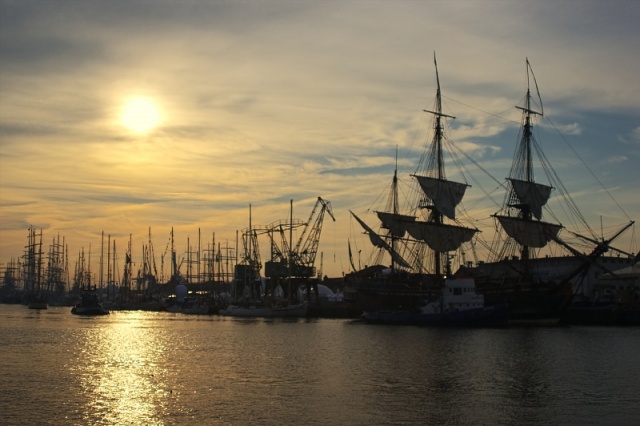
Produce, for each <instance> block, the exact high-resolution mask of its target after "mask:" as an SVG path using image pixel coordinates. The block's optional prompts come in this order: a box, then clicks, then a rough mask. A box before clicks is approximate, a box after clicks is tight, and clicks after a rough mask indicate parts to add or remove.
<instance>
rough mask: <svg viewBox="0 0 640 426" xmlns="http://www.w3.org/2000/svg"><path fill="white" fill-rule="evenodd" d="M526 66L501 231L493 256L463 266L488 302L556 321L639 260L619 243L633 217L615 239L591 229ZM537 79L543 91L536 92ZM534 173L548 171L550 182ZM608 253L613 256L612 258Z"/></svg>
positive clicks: (522, 315) (514, 313)
mask: <svg viewBox="0 0 640 426" xmlns="http://www.w3.org/2000/svg"><path fill="white" fill-rule="evenodd" d="M526 69H527V91H526V95H525V98H524V105H522V106H516V108H517V109H518V110H520V111H521V125H520V132H519V135H518V136H519V137H518V143H517V146H516V149H515V152H514V157H513V161H512V165H511V169H510V172H509V176H508V178H507V179H506V184H505V185H504V186H503V187H504V188H505V189H506V191H505V197H504V202H503V204H502V207H501V208H500V210H499V211H498V212H497V213H495V214H494V215H493V218H494V219H495V222H496V229H497V230H498V232H496V234H495V236H494V239H493V242H492V243H491V249H490V251H489V259H488V261H487V262H482V263H479V264H477V265H476V266H474V267H471V268H466V270H465V271H466V273H468V274H470V275H472V276H474V277H475V278H476V281H477V283H478V286H479V288H480V289H481V290H482V291H483V293H484V294H485V296H486V297H487V299H488V300H490V301H503V302H507V303H508V304H509V306H510V309H511V318H512V319H514V320H515V319H520V320H529V319H530V320H538V319H546V318H549V319H556V318H558V317H559V316H560V313H561V311H562V310H564V309H565V308H566V307H567V306H569V305H570V304H571V303H572V301H573V300H574V298H575V297H576V296H577V295H584V294H589V293H590V292H591V291H592V288H593V287H594V285H595V283H596V282H597V279H598V277H599V276H601V275H602V274H607V273H614V272H613V271H615V270H617V269H621V268H625V267H629V266H631V265H632V264H633V263H634V261H635V260H634V256H633V255H632V254H631V253H626V252H624V251H621V250H618V249H615V248H614V246H613V242H614V240H615V239H616V238H617V237H619V236H620V235H621V234H622V233H623V232H624V231H626V230H627V229H628V228H630V227H631V226H632V225H633V224H634V221H632V220H629V222H628V223H627V224H625V225H623V226H622V227H621V228H620V229H617V230H616V231H615V232H613V234H612V235H611V236H609V237H604V236H598V235H597V233H596V232H595V231H594V230H592V229H591V227H590V225H589V224H588V223H587V221H586V220H585V218H584V216H583V215H582V213H581V212H580V210H579V208H578V206H577V205H576V203H575V202H574V201H573V199H572V198H571V196H570V194H569V191H568V190H567V189H566V188H565V186H564V184H563V182H562V181H561V180H560V178H559V177H558V175H557V173H556V171H555V170H554V169H553V167H552V165H551V163H550V161H549V160H548V158H547V156H546V155H545V152H544V151H543V149H542V147H541V145H540V144H539V142H538V141H537V139H536V137H535V133H534V124H535V121H536V119H538V118H542V117H543V116H544V107H543V105H542V99H541V97H540V92H539V90H538V84H537V82H536V79H535V75H534V74H533V70H532V68H531V64H530V63H529V60H528V59H527V60H526ZM531 83H533V86H534V87H535V95H537V96H534V95H532V90H531V89H532V87H531V86H532V84H531ZM536 98H537V99H536ZM536 171H538V172H543V174H544V177H545V178H546V179H547V181H546V182H544V181H542V180H541V179H540V176H539V174H538V175H536V173H535V172H536ZM552 198H555V199H556V200H557V201H558V204H561V206H560V207H561V209H562V211H564V212H568V214H567V215H566V216H567V221H569V222H571V224H572V228H574V229H576V230H578V231H571V230H569V229H566V228H565V226H564V225H563V224H562V223H560V221H559V219H558V218H559V217H560V215H559V214H557V213H556V212H554V211H553V210H552V209H551V207H550V206H549V201H550V200H551V199H552ZM627 217H628V216H627ZM547 218H550V219H547ZM585 234H588V235H585ZM551 245H554V246H555V247H557V248H559V249H560V250H561V252H563V253H564V255H562V256H551V255H549V253H554V252H557V250H553V251H550V250H549V246H551ZM555 247H554V248H555ZM577 247H580V249H578V248H577ZM585 247H586V251H585ZM608 252H613V253H615V255H609V256H606V255H605V254H606V253H608ZM543 253H544V254H543Z"/></svg>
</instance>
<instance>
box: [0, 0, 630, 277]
mask: <svg viewBox="0 0 640 426" xmlns="http://www.w3.org/2000/svg"><path fill="white" fill-rule="evenodd" d="M612 4H615V7H612V6H611V5H612ZM0 7H1V10H0V23H1V26H0V262H1V263H3V264H6V263H7V262H8V261H9V260H10V259H11V258H17V257H18V256H20V255H21V254H22V251H23V248H24V245H25V244H26V237H27V229H28V227H29V226H30V225H32V226H34V227H35V228H36V229H42V230H43V234H44V244H45V251H46V247H47V246H48V244H50V242H51V241H52V240H53V238H55V237H56V236H57V235H61V236H64V237H65V241H66V242H67V243H68V245H69V252H70V258H71V259H74V258H75V256H76V255H77V253H78V250H80V249H81V248H82V247H84V248H85V250H87V249H88V248H89V245H91V246H92V249H93V250H94V252H96V247H99V245H100V235H101V233H102V232H103V231H104V233H105V235H107V234H108V235H111V236H112V238H115V239H116V241H117V246H118V253H119V254H120V257H121V258H122V257H123V256H124V251H125V250H126V244H127V241H128V238H129V234H132V238H133V241H134V244H133V246H134V257H135V256H140V251H141V246H142V244H143V243H145V242H146V240H147V237H148V229H149V227H151V230H152V235H153V243H154V245H155V250H156V252H157V253H162V252H164V251H165V248H166V244H167V241H168V237H169V233H170V230H171V228H172V227H173V228H174V229H175V235H176V248H177V251H178V252H179V253H180V252H185V251H186V250H187V249H188V247H187V239H189V241H190V243H189V244H190V245H192V246H193V245H194V244H195V243H194V240H196V239H197V235H198V230H199V229H200V230H201V233H202V235H203V240H205V241H208V240H209V239H210V238H211V235H212V233H213V232H215V233H216V239H217V241H224V240H228V241H231V242H234V241H235V233H236V231H237V230H241V229H243V228H246V227H247V226H248V223H249V205H250V204H251V205H252V221H253V223H254V224H259V225H266V224H269V223H271V222H274V221H277V220H283V219H287V218H288V215H289V200H291V199H292V200H294V218H296V219H301V220H306V219H307V218H308V216H309V214H310V213H311V209H312V208H313V205H314V203H315V201H316V198H317V197H318V196H321V197H323V198H324V199H326V200H329V201H330V202H331V203H332V206H333V212H334V214H335V216H336V222H335V223H333V222H332V221H330V220H325V224H324V229H323V233H322V238H321V243H320V250H321V251H322V252H323V253H324V264H323V267H324V273H325V274H328V275H329V276H339V275H341V274H342V273H343V272H349V261H348V258H347V240H351V241H352V244H354V246H356V247H358V249H359V250H362V252H363V256H364V252H365V251H368V250H369V249H368V246H367V243H366V241H365V239H363V238H362V235H361V232H360V229H359V228H358V225H357V224H355V225H354V223H353V221H352V219H351V218H350V216H349V210H353V211H354V212H356V213H358V214H361V215H363V216H365V217H366V216H367V213H369V214H370V215H371V216H370V217H369V219H371V220H372V221H374V220H373V219H372V212H373V210H374V209H375V208H376V204H375V203H376V202H379V201H380V198H381V196H382V195H383V194H384V191H385V190H386V187H387V185H388V183H389V182H390V179H391V176H392V175H393V170H394V167H395V161H396V160H395V155H396V154H395V153H396V147H397V149H398V157H399V158H398V168H399V174H400V175H401V179H405V180H407V181H409V180H410V178H409V174H410V173H412V172H413V171H414V169H415V165H416V162H417V159H418V157H419V153H420V151H421V150H422V147H423V144H424V142H425V140H428V139H430V137H431V133H430V131H431V129H430V124H429V121H428V117H426V116H425V114H424V113H423V112H422V110H423V109H425V108H426V109H430V108H431V106H432V103H433V99H434V95H435V73H434V67H433V54H434V52H436V53H437V56H438V65H439V72H440V79H441V83H442V87H443V95H444V108H445V112H446V113H448V114H451V115H454V116H456V117H457V119H456V120H454V121H453V122H452V123H450V125H449V127H448V131H449V137H450V138H451V139H452V140H454V141H456V142H457V143H458V144H459V145H461V146H463V147H464V150H465V151H466V152H467V153H468V154H469V155H470V156H472V157H473V158H475V159H476V161H478V162H479V163H480V164H481V165H482V167H483V168H485V169H486V170H490V171H491V172H492V174H493V175H494V176H495V177H496V179H499V180H503V179H504V178H505V177H506V176H507V175H508V171H509V164H510V161H511V158H512V156H513V149H514V147H515V143H516V141H517V138H518V128H517V122H518V120H519V114H518V111H516V110H515V108H513V107H514V106H515V105H519V104H521V101H522V98H523V96H524V93H525V90H526V68H525V58H526V57H528V58H529V60H530V61H531V63H532V65H533V69H534V71H535V73H536V78H537V81H538V83H539V86H540V92H541V95H542V99H543V102H544V103H545V114H546V115H545V120H546V119H547V117H548V118H549V120H550V121H544V120H543V122H542V123H541V125H540V126H539V127H538V129H539V132H540V134H539V140H540V142H541V144H542V145H543V147H544V148H545V149H546V150H547V155H548V156H549V157H550V159H551V160H552V162H553V163H554V165H555V166H556V171H557V173H558V174H559V175H560V176H561V178H563V181H564V182H565V185H566V186H567V189H568V190H569V192H570V193H572V194H573V196H574V199H575V201H576V203H577V204H578V206H580V207H581V208H582V209H583V210H584V214H585V216H586V217H587V218H588V220H589V221H590V222H591V223H593V224H594V225H593V227H594V229H597V230H600V224H601V223H602V224H603V226H602V229H603V232H604V233H605V234H606V233H610V232H611V231H612V230H613V229H616V228H617V227H619V226H620V225H621V224H624V223H626V222H628V220H630V219H632V220H635V219H637V218H638V217H639V216H640V214H639V213H640V201H638V200H640V196H639V188H640V177H639V176H640V174H638V173H637V170H635V166H636V165H637V164H638V159H639V157H640V121H639V119H638V117H640V95H639V94H640V80H639V79H638V78H637V75H638V72H639V71H640V56H639V55H638V54H637V46H638V43H640V31H639V30H638V26H637V22H638V20H639V19H640V6H639V4H638V3H637V2H632V1H620V2H614V3H610V2H608V1H566V2H561V3H557V2H520V1H487V2H476V1H462V0H461V1H453V2H451V1H436V0H434V1H424V2H420V1H393V2H391V1H389V2H386V1H344V2H343V1H340V2H338V1H328V2H295V1H278V2H270V1H260V2H258V1H255V2H214V1H211V2H206V1H180V2H178V1H176V2H150V1H131V2H124V1H122V2H103V1H83V2H78V1H55V2H53V1H50V2H35V1H7V0H0ZM567 142H568V143H570V144H571V146H572V147H573V148H574V149H575V151H576V152H577V153H579V155H580V157H581V159H583V160H584V161H585V162H586V164H587V165H588V167H589V169H585V168H584V166H581V164H580V163H581V161H580V159H578V158H576V155H575V153H574V152H573V151H571V149H567V146H566V143H567ZM590 171H591V172H593V175H595V179H594V176H592V175H591V174H590ZM494 172H495V173H494ZM541 176H543V175H541ZM479 179H480V180H481V181H483V182H485V183H486V184H487V186H488V189H487V191H489V193H491V195H492V196H491V197H487V196H486V195H485V193H483V192H480V191H477V192H475V193H474V192H473V191H474V190H475V187H476V183H474V182H470V183H471V184H472V185H473V187H472V188H471V190H470V193H469V205H471V207H470V213H471V214H470V217H472V218H474V219H472V220H473V221H474V222H473V225H474V226H477V227H478V228H481V230H483V234H484V235H485V236H489V235H491V233H492V229H493V221H492V219H491V218H490V214H492V213H495V212H496V211H497V210H498V206H497V204H499V203H500V202H501V201H502V195H499V194H498V193H497V192H494V191H495V189H496V186H497V184H496V183H495V182H494V181H492V180H490V179H487V178H479ZM598 181H600V182H601V183H602V186H603V187H604V188H606V189H607V191H608V193H607V191H605V190H604V189H602V187H601V186H600V183H599V182H598ZM609 194H611V196H612V197H613V198H615V202H613V200H612V197H611V196H610V195H609ZM481 201H486V203H484V204H483V203H482V202H481ZM560 220H562V219H561V218H560ZM563 224H564V223H563ZM566 226H567V227H570V226H571V224H570V223H567V224H566ZM624 238H626V240H623V241H622V245H623V249H624V250H637V248H634V247H635V246H634V240H633V233H632V232H629V231H628V234H627V236H625V237H624ZM358 239H359V240H358ZM262 244H263V247H265V248H266V247H267V241H264V242H262ZM265 256H266V253H264V254H263V258H264V257H265ZM71 259H70V262H71V263H73V260H71ZM362 262H363V263H366V260H365V259H364V258H363V259H362ZM317 266H319V265H317Z"/></svg>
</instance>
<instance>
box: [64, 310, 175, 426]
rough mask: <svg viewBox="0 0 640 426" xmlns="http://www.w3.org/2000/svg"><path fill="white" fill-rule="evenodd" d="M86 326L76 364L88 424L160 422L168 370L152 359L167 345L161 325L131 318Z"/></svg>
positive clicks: (156, 358)
mask: <svg viewBox="0 0 640 426" xmlns="http://www.w3.org/2000/svg"><path fill="white" fill-rule="evenodd" d="M101 325H102V326H101V327H97V328H91V329H89V330H86V331H87V333H86V335H85V337H86V341H85V342H84V346H83V349H82V350H81V354H80V356H79V360H78V363H77V365H76V367H75V368H76V370H77V371H76V373H77V374H79V375H80V376H81V380H80V383H81V386H82V393H83V394H84V395H85V401H86V403H85V407H84V414H83V418H84V420H86V421H87V422H88V423H87V424H96V423H100V424H160V423H162V421H161V420H160V419H162V418H163V415H164V413H165V412H166V408H167V404H168V401H167V400H168V397H170V393H171V391H170V390H168V389H166V386H165V383H166V378H167V374H169V372H168V371H167V370H166V369H164V368H162V367H161V366H160V365H159V364H158V363H157V362H156V360H159V359H162V358H161V357H163V355H164V352H165V347H164V342H163V341H162V339H161V338H160V334H159V333H161V331H159V330H157V329H156V330H154V329H152V328H144V327H141V326H140V325H138V324H136V323H135V322H132V321H127V322H110V323H105V324H101Z"/></svg>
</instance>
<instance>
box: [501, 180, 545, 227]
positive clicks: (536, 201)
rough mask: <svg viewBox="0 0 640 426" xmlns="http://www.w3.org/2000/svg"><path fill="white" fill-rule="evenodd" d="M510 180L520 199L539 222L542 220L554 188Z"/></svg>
mask: <svg viewBox="0 0 640 426" xmlns="http://www.w3.org/2000/svg"><path fill="white" fill-rule="evenodd" d="M509 180H510V181H511V186H512V187H513V190H514V191H515V193H516V195H517V196H518V199H519V200H520V201H521V202H522V203H523V204H526V205H527V206H528V207H529V209H530V210H531V213H533V215H534V216H535V217H536V218H537V219H538V220H540V219H542V206H544V205H545V204H547V201H548V200H549V196H550V195H551V190H552V189H553V187H551V186H548V185H541V184H539V183H535V182H528V181H525V180H520V179H513V178H509Z"/></svg>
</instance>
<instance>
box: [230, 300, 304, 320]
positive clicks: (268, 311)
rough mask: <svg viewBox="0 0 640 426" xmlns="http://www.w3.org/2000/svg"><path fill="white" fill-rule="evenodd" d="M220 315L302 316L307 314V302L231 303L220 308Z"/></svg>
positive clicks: (255, 316)
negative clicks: (268, 304)
mask: <svg viewBox="0 0 640 426" xmlns="http://www.w3.org/2000/svg"><path fill="white" fill-rule="evenodd" d="M220 315H223V316H227V317H254V318H257V317H265V318H300V317H306V316H307V304H306V303H300V304H295V305H282V306H278V305H274V306H264V305H259V304H254V305H246V306H240V305H229V306H227V308H226V309H221V310H220Z"/></svg>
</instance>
